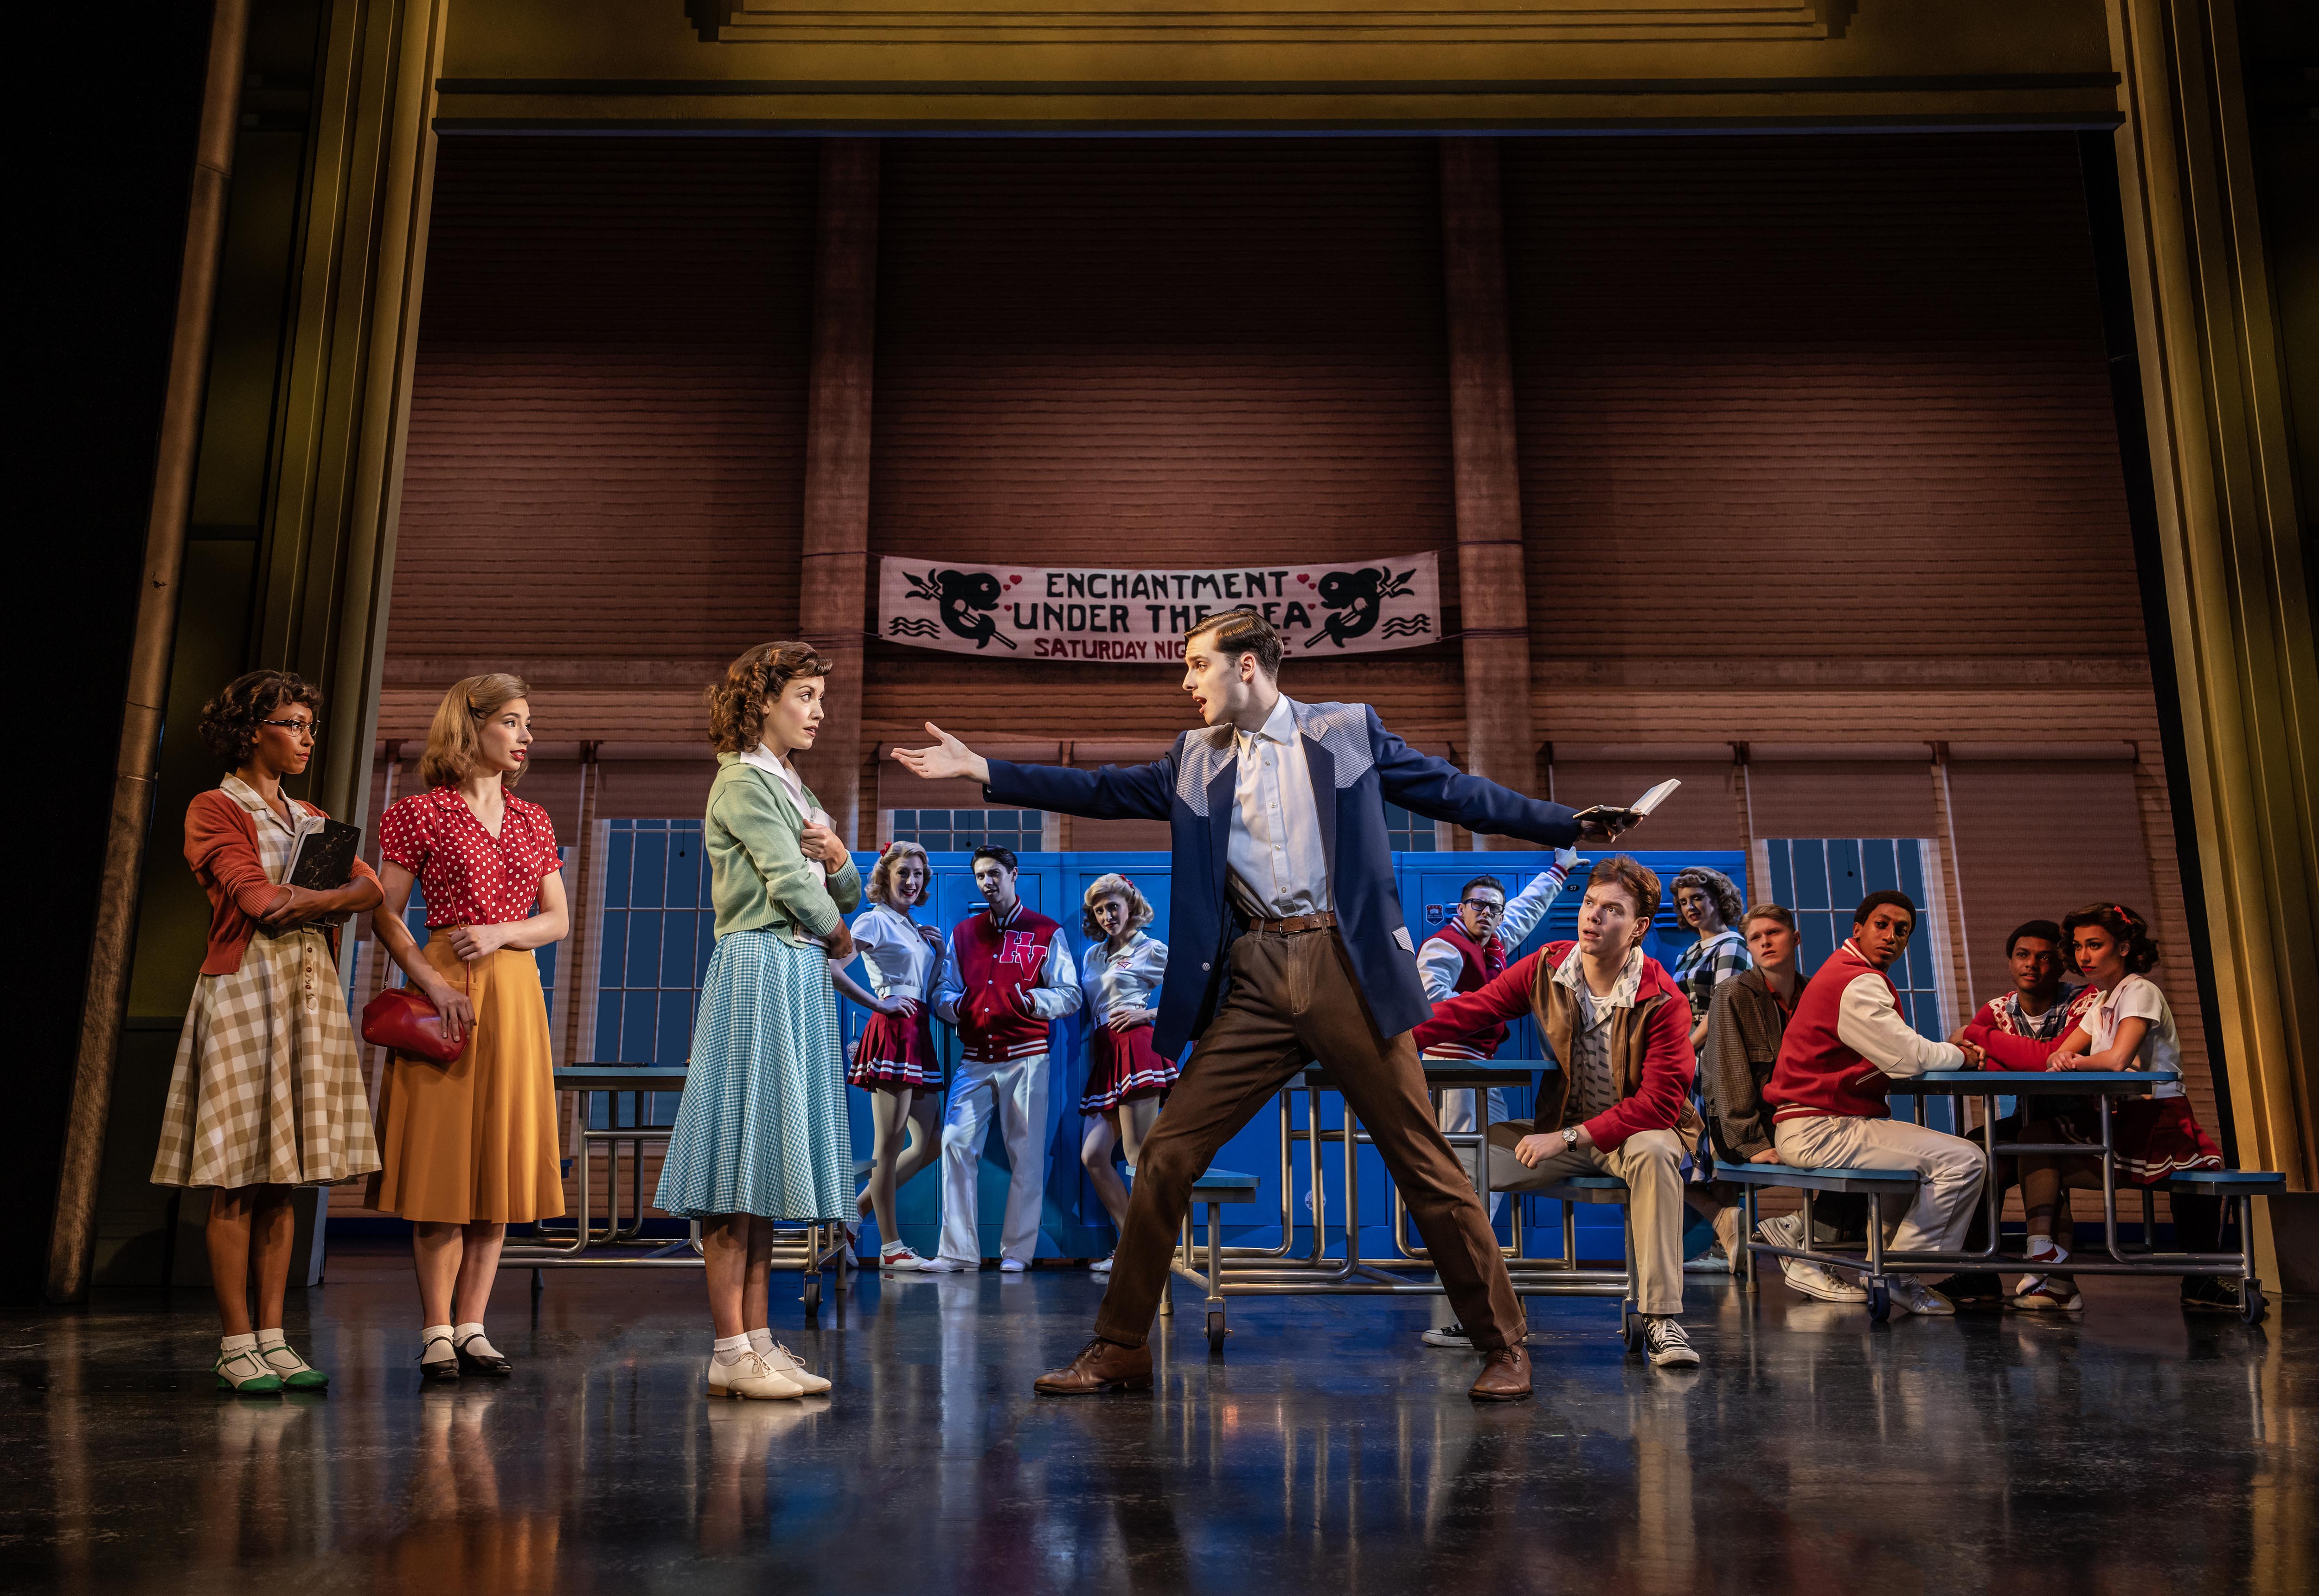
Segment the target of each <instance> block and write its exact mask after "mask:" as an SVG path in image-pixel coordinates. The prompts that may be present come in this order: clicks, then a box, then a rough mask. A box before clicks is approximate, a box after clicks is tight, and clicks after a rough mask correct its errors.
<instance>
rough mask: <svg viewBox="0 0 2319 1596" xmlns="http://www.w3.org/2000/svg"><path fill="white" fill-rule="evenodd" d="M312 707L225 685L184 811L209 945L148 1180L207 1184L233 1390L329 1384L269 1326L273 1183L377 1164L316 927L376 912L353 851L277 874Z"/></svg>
mask: <svg viewBox="0 0 2319 1596" xmlns="http://www.w3.org/2000/svg"><path fill="white" fill-rule="evenodd" d="M321 707H322V696H321V694H320V693H319V692H316V691H315V690H313V689H312V688H311V687H310V686H308V685H307V684H306V683H305V682H303V681H300V680H299V679H298V678H297V677H295V676H293V675H290V674H289V673H287V672H282V671H253V672H250V673H249V674H248V675H247V676H243V677H240V678H239V679H238V680H236V681H233V682H232V683H231V684H230V685H229V686H228V687H227V688H226V689H225V690H224V691H223V692H221V693H220V694H218V696H217V697H216V698H214V699H211V700H210V701H209V703H208V704H206V705H204V706H203V709H202V721H201V731H202V740H203V742H204V743H206V744H209V746H210V751H211V752H212V753H215V754H216V755H217V757H218V760H219V762H220V763H221V764H222V765H224V767H225V768H226V770H227V771H228V772H230V773H229V774H228V775H227V776H226V778H225V780H223V781H222V782H221V783H220V784H219V785H218V786H217V787H215V788H212V789H211V790H209V791H207V792H204V793H202V794H200V795H199V796H198V797H196V798H194V801H193V803H192V804H191V805H190V806H188V807H187V808H186V810H185V862H186V863H188V864H190V865H192V866H193V868H194V876H195V877H196V878H197V879H199V880H200V881H201V884H202V886H203V888H204V889H205V890H206V891H207V892H208V893H209V898H210V934H209V948H208V952H207V956H206V957H205V958H204V959H203V960H202V973H201V976H200V978H199V979H197V980H196V981H195V982H194V998H193V1003H192V1005H191V1006H190V1007H189V1008H188V1009H187V1010H186V1011H185V1031H184V1032H183V1033H182V1034H181V1035H180V1036H179V1038H178V1041H177V1062H176V1069H174V1070H172V1071H171V1073H170V1076H169V1098H168V1103H167V1107H166V1108H165V1109H164V1110H163V1113H162V1118H161V1144H160V1148H159V1150H158V1151H157V1152H156V1153H155V1154H154V1157H153V1182H154V1184H155V1185H157V1186H207V1187H209V1188H211V1192H210V1214H209V1226H208V1240H209V1254H210V1284H211V1285H212V1288H213V1289H214V1290H215V1291H216V1293H217V1303H218V1313H219V1316H220V1317H221V1319H222V1320H223V1321H225V1336H224V1339H222V1340H221V1342H220V1343H219V1345H218V1360H217V1376H218V1384H220V1385H221V1386H222V1387H225V1388H227V1389H230V1390H232V1391H235V1392H239V1393H241V1394H243V1395H245V1396H264V1395H271V1394H273V1393H275V1392H279V1391H283V1390H285V1389H286V1390H292V1391H305V1390H319V1389H320V1388H322V1387H323V1386H326V1385H328V1384H329V1376H327V1375H324V1374H323V1373H322V1372H321V1371H320V1370H319V1369H316V1368H312V1367H311V1366H308V1364H307V1362H306V1360H305V1359H304V1358H302V1357H299V1356H298V1354H296V1353H295V1352H293V1351H292V1350H291V1349H290V1348H289V1346H288V1344H287V1343H286V1342H285V1341H284V1339H283V1335H282V1301H283V1295H284V1291H285V1290H286V1288H287V1286H288V1284H289V1278H290V1247H291V1240H292V1236H293V1226H292V1222H291V1213H290V1193H291V1189H292V1188H293V1187H294V1186H331V1185H335V1184H337V1183H338V1182H339V1181H344V1180H353V1179H355V1178H356V1177H360V1176H364V1175H367V1174H369V1173H370V1172H371V1171H372V1170H374V1169H375V1168H378V1145H377V1142H376V1141H375V1140H374V1138H373V1136H372V1133H371V1123H370V1101H369V1098H368V1096H367V1095H366V1094H365V1092H364V1090H363V1078H362V1062H361V1057H360V1055H359V1053H358V1052H357V1051H356V1046H355V1033H354V1025H353V1023H352V1022H351V1021H350V1020H349V1019H348V1018H347V995H346V989H345V987H343V986H342V985H341V984H340V982H339V980H338V957H337V955H338V933H337V932H336V931H335V930H325V929H324V927H325V925H326V924H332V925H334V924H336V923H337V922H338V921H340V920H343V919H345V918H346V917H347V915H349V914H356V913H359V912H360V911H362V910H365V909H369V908H374V907H375V906H377V904H378V901H379V888H378V878H377V877H376V876H375V875H374V874H372V872H371V869H370V867H369V866H368V865H366V864H365V863H363V862H362V861H360V860H356V861H355V866H354V871H355V873H354V875H353V877H352V879H349V880H348V881H347V884H346V885H345V886H344V887H341V888H337V889H336V890H334V891H329V892H315V891H310V890H308V889H307V888H303V887H291V886H286V885H284V876H285V875H286V874H287V873H288V866H289V863H290V861H291V858H292V856H293V854H294V853H295V852H296V851H297V847H298V842H299V839H300V838H301V837H302V836H304V835H306V834H308V833H311V832H315V831H319V830H320V829H321V826H322V822H323V818H324V816H323V815H322V812H321V811H320V809H318V808H316V807H314V806H313V805H311V804H308V803H302V802H300V801H299V800H298V799H296V798H291V797H289V796H288V795H287V794H285V793H284V792H283V790H282V782H283V780H284V778H285V777H291V776H298V775H302V774H304V772H305V770H306V763H307V761H308V760H310V759H311V758H312V757H313V752H314V738H315V736H316V735H317V732H316V726H317V724H318V721H319V718H320V713H321ZM253 1252H254V1253H255V1254H256V1258H255V1260H254V1261H255V1263H256V1266H257V1267H256V1269H255V1271H254V1272H255V1274H256V1276H257V1327H256V1329H255V1330H254V1331H253V1329H252V1326H251V1323H250V1319H251V1315H250V1311H249V1294H250V1285H251V1280H250V1276H251V1274H252V1273H253V1271H252V1268H251V1264H252V1262H253V1259H252V1256H251V1255H252V1254H253Z"/></svg>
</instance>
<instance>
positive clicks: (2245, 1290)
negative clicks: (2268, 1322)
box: [2239, 1280, 2270, 1325]
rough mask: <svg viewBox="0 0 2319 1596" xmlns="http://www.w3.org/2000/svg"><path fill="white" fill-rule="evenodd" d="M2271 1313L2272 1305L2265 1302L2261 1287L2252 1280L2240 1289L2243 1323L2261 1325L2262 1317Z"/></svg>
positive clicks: (2240, 1307) (2241, 1318)
mask: <svg viewBox="0 0 2319 1596" xmlns="http://www.w3.org/2000/svg"><path fill="white" fill-rule="evenodd" d="M2269 1311H2270V1305H2269V1303H2266V1302H2264V1301H2263V1297H2262V1287H2261V1286H2260V1285H2256V1284H2255V1283H2254V1282H2253V1281H2251V1280H2250V1281H2248V1282H2247V1283H2246V1285H2244V1286H2242V1287H2241V1288H2240V1295H2239V1318H2240V1320H2241V1321H2242V1322H2244V1323H2247V1324H2251V1325H2253V1324H2260V1323H2261V1322H2262V1316H2263V1315H2264V1314H2265V1313H2267V1312H2269Z"/></svg>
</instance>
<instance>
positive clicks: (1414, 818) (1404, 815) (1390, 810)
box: [1385, 804, 1441, 853]
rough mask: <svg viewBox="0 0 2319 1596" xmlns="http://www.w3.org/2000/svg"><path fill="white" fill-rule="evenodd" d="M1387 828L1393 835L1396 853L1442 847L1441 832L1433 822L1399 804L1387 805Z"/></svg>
mask: <svg viewBox="0 0 2319 1596" xmlns="http://www.w3.org/2000/svg"><path fill="white" fill-rule="evenodd" d="M1385 831H1386V832H1387V834H1390V836H1391V837H1392V839H1393V840H1392V843H1391V844H1390V845H1391V847H1392V849H1393V851H1394V852H1395V853H1433V852H1439V850H1440V847H1441V841H1440V834H1439V832H1438V831H1436V830H1435V829H1434V825H1433V822H1431V821H1430V820H1428V819H1427V818H1426V817H1425V816H1422V815H1412V814H1411V813H1410V812H1409V811H1408V810H1406V809H1404V808H1403V807H1401V806H1400V805H1399V804H1387V805H1386V806H1385Z"/></svg>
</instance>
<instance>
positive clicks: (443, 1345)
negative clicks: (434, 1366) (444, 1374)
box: [419, 1324, 456, 1363]
mask: <svg viewBox="0 0 2319 1596" xmlns="http://www.w3.org/2000/svg"><path fill="white" fill-rule="evenodd" d="M451 1335H452V1330H451V1327H450V1326H449V1325H447V1324H429V1325H423V1326H421V1327H420V1331H419V1361H420V1362H421V1363H451V1362H454V1361H456V1356H455V1354H453V1352H452V1350H451Z"/></svg>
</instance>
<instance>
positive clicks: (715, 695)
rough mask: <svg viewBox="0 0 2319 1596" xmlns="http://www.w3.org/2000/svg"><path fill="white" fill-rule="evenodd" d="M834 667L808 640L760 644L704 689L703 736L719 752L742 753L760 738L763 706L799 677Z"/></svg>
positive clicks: (820, 672)
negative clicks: (705, 721)
mask: <svg viewBox="0 0 2319 1596" xmlns="http://www.w3.org/2000/svg"><path fill="white" fill-rule="evenodd" d="M835 669H836V667H835V666H834V665H832V664H831V663H829V662H828V661H827V660H826V659H824V658H822V657H821V655H819V654H816V653H814V651H813V645H811V644H810V643H760V644H758V645H756V647H754V648H752V649H750V650H748V651H747V652H746V653H744V654H742V655H741V657H740V658H739V659H737V660H735V661H734V662H733V663H731V664H729V665H727V666H726V667H725V680H724V681H720V682H718V683H717V685H716V686H714V687H712V688H710V689H709V690H708V740H709V741H710V742H712V743H714V744H717V753H748V752H749V750H751V749H752V748H754V747H755V746H756V745H757V744H758V743H759V742H760V741H762V738H763V735H764V726H765V705H766V702H767V701H768V700H770V699H778V698H780V697H781V689H783V688H785V687H787V686H788V685H789V684H790V682H792V681H796V680H797V679H798V678H799V677H800V676H826V675H828V674H829V673H830V672H832V671H834V670H835Z"/></svg>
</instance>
